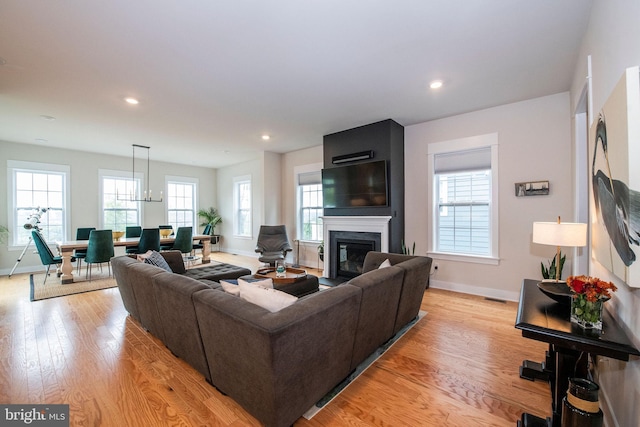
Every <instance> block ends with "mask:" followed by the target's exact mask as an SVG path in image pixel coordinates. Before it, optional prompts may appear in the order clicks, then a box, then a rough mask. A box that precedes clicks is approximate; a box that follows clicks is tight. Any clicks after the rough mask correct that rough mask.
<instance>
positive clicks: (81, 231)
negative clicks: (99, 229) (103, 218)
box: [73, 227, 96, 273]
mask: <svg viewBox="0 0 640 427" xmlns="http://www.w3.org/2000/svg"><path fill="white" fill-rule="evenodd" d="M95 229H96V228H95V227H80V228H77V229H76V240H89V233H91V231H92V230H95ZM73 256H74V257H75V258H76V260H77V261H78V262H77V263H76V269H77V270H78V273H80V270H81V267H82V260H83V259H84V257H85V256H87V250H86V249H76V250H75V251H73Z"/></svg>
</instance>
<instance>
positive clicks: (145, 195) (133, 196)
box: [116, 144, 162, 202]
mask: <svg viewBox="0 0 640 427" xmlns="http://www.w3.org/2000/svg"><path fill="white" fill-rule="evenodd" d="M131 146H132V147H133V153H132V155H131V163H132V165H131V180H132V181H133V182H134V183H135V182H136V181H135V179H136V148H138V149H145V150H147V170H146V175H145V176H144V181H145V184H146V186H147V188H146V189H145V190H144V191H143V192H142V197H140V196H139V192H138V191H137V190H136V191H135V192H134V190H131V193H130V194H129V195H128V197H125V198H120V196H119V195H118V193H117V190H116V198H117V199H118V200H123V201H128V202H162V191H160V199H153V197H152V191H151V189H150V188H149V175H150V168H149V164H150V161H149V150H150V149H151V147H147V146H146V145H138V144H131Z"/></svg>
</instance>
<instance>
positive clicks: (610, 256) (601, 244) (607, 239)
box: [589, 67, 640, 288]
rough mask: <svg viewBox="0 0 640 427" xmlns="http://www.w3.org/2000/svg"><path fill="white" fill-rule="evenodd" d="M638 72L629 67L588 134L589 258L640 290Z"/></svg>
mask: <svg viewBox="0 0 640 427" xmlns="http://www.w3.org/2000/svg"><path fill="white" fill-rule="evenodd" d="M639 161H640V73H639V70H638V67H632V68H628V69H627V70H626V72H625V73H624V75H623V76H622V78H621V79H620V81H619V82H618V84H617V85H616V87H615V88H614V89H613V92H612V93H611V95H610V96H609V98H608V99H607V101H606V103H605V104H604V107H603V108H602V110H601V111H600V112H599V113H598V114H597V116H596V117H595V118H594V121H593V125H592V126H591V130H590V132H589V169H590V172H591V175H590V176H591V181H590V183H589V190H590V191H589V201H590V208H589V209H590V212H589V213H590V217H591V248H592V257H593V258H594V259H595V260H596V261H598V262H599V263H600V264H602V265H603V266H604V267H606V268H607V269H608V270H609V271H611V272H612V273H613V274H615V275H616V276H617V277H619V278H620V279H621V280H623V281H624V282H625V283H627V284H628V285H629V286H632V287H636V288H638V287H640V167H639V166H638V162H639Z"/></svg>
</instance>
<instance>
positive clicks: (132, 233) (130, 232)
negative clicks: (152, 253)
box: [124, 225, 142, 254]
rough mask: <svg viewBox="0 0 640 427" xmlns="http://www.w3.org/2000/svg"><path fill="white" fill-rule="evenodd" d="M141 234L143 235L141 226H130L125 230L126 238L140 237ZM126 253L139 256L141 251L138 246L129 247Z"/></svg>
mask: <svg viewBox="0 0 640 427" xmlns="http://www.w3.org/2000/svg"><path fill="white" fill-rule="evenodd" d="M140 234H142V227H140V226H139V225H132V226H128V227H126V228H125V229H124V237H125V238H127V237H140ZM125 252H126V253H128V254H139V253H140V250H139V248H138V246H128V247H127V249H125Z"/></svg>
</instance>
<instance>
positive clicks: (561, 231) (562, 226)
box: [533, 217, 587, 282]
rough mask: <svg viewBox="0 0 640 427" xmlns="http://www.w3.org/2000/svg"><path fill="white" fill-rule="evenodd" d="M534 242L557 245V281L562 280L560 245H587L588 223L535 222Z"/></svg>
mask: <svg viewBox="0 0 640 427" xmlns="http://www.w3.org/2000/svg"><path fill="white" fill-rule="evenodd" d="M533 243H539V244H541V245H552V246H555V247H556V282H559V281H560V246H566V247H580V246H586V245H587V224H583V223H576V222H560V217H558V222H534V223H533Z"/></svg>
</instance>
